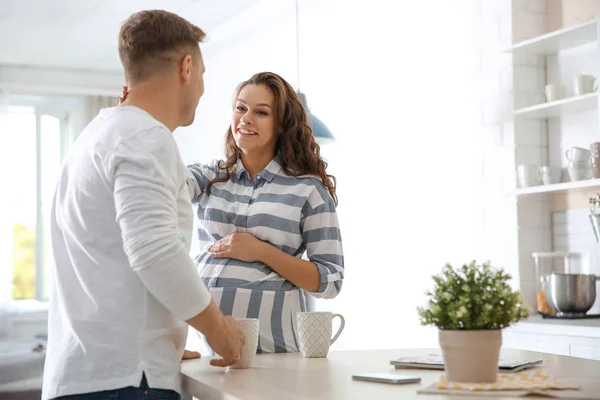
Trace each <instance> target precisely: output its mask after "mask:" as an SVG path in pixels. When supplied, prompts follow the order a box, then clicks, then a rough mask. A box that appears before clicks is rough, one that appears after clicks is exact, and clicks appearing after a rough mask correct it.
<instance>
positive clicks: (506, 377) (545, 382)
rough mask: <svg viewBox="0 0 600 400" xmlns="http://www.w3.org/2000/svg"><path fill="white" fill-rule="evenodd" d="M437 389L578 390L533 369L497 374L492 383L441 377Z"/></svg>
mask: <svg viewBox="0 0 600 400" xmlns="http://www.w3.org/2000/svg"><path fill="white" fill-rule="evenodd" d="M437 388H438V389H450V390H469V391H474V392H479V391H486V390H488V391H496V390H550V389H552V390H569V389H571V390H572V389H580V387H579V386H577V385H571V384H568V383H565V382H562V381H560V380H558V379H556V378H554V376H552V375H551V374H550V373H549V372H548V371H546V370H543V369H535V370H530V371H523V372H517V373H514V374H498V380H497V381H496V382H494V383H459V382H448V381H447V380H446V376H445V375H442V377H441V379H440V382H439V383H438V385H437Z"/></svg>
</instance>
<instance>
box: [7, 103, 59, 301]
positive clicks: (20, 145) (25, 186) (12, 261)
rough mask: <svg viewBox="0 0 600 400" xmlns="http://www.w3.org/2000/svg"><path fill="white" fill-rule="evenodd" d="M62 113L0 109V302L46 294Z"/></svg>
mask: <svg viewBox="0 0 600 400" xmlns="http://www.w3.org/2000/svg"><path fill="white" fill-rule="evenodd" d="M67 115H68V114H67V113H66V112H56V111H53V112H50V111H48V110H45V109H44V108H43V107H33V106H9V107H7V108H5V109H4V110H0V134H1V135H2V138H3V145H2V146H0V148H1V149H0V177H1V179H2V182H3V185H4V190H3V192H4V193H3V196H2V197H3V201H2V202H3V206H2V211H0V217H1V218H0V229H1V230H2V233H1V235H0V240H1V243H0V260H1V261H2V264H1V265H2V268H1V269H0V281H1V282H3V283H2V287H0V302H2V300H5V301H6V300H11V299H12V300H29V299H36V300H42V301H43V300H47V298H48V281H49V279H48V272H49V271H50V270H51V268H49V267H50V265H51V262H52V253H51V246H50V235H49V216H50V209H51V205H52V197H53V194H54V188H55V185H56V179H57V176H58V172H59V168H60V162H61V159H62V150H61V149H62V148H64V146H65V143H64V142H65V140H67V139H68V135H67V134H66V121H67ZM5 266H6V267H5Z"/></svg>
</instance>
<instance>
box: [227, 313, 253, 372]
mask: <svg viewBox="0 0 600 400" xmlns="http://www.w3.org/2000/svg"><path fill="white" fill-rule="evenodd" d="M235 320H236V321H237V323H238V324H239V325H240V327H241V328H242V331H243V332H244V336H245V337H246V343H245V344H244V347H243V348H242V358H241V359H240V361H238V362H237V363H235V364H233V365H232V366H230V367H229V368H234V369H243V368H251V367H252V363H253V362H254V357H255V356H256V349H257V348H258V327H259V325H258V319H256V318H236V319H235Z"/></svg>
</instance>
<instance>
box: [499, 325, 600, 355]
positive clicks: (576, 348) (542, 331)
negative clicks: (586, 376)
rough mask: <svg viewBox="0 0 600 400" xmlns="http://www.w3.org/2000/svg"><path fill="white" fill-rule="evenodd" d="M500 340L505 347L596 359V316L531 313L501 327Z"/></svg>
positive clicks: (599, 342) (599, 338)
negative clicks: (576, 317)
mask: <svg viewBox="0 0 600 400" xmlns="http://www.w3.org/2000/svg"><path fill="white" fill-rule="evenodd" d="M580 321H584V322H580ZM502 342H503V343H502V345H503V346H504V347H506V348H514V349H519V350H529V351H539V352H542V353H550V354H558V355H565V356H571V357H579V358H586V359H590V360H600V319H587V320H559V321H557V320H544V319H542V318H541V317H539V316H534V317H531V318H529V319H528V320H526V321H525V322H520V323H518V324H516V325H514V326H513V327H510V328H508V329H505V330H504V332H503V337H502Z"/></svg>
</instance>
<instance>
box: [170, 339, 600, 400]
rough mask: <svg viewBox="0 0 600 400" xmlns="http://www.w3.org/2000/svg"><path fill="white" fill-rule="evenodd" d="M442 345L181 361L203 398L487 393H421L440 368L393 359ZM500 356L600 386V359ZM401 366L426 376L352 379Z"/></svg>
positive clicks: (186, 381)
mask: <svg viewBox="0 0 600 400" xmlns="http://www.w3.org/2000/svg"><path fill="white" fill-rule="evenodd" d="M439 351H440V350H439V349H404V350H364V351H340V352H330V353H329V355H328V357H327V358H320V359H319V358H313V359H309V358H303V357H302V355H300V354H299V353H290V354H259V355H257V356H256V359H255V361H254V366H253V368H251V369H247V370H236V369H233V370H228V369H221V368H216V367H212V366H210V365H209V363H208V361H209V360H210V357H206V358H202V359H196V360H187V361H184V362H182V368H181V374H182V378H183V387H184V391H185V392H186V393H187V394H189V395H192V396H194V397H196V398H199V399H202V400H216V399H219V400H258V399H261V400H269V399H291V400H296V399H297V400H300V399H328V400H336V399H340V400H341V399H344V400H345V399H378V400H379V399H381V400H386V399H394V400H397V399H416V398H419V399H424V400H429V399H430V400H440V399H446V400H461V399H462V400H474V399H484V398H488V397H483V396H477V395H469V396H454V395H452V396H445V395H439V396H438V395H429V394H427V395H425V394H423V395H419V394H417V390H418V389H420V388H423V387H425V386H429V385H431V384H433V383H435V382H436V381H437V380H438V379H439V377H440V375H441V371H435V370H414V369H413V370H400V371H396V370H394V368H393V367H392V366H390V364H389V362H390V360H392V359H394V358H398V357H402V356H420V355H426V354H431V353H438V354H439ZM501 357H505V358H518V359H523V358H526V359H531V358H543V359H544V368H546V369H548V370H549V371H551V372H552V373H554V374H555V375H556V376H559V377H576V378H582V379H588V380H590V381H595V382H597V384H598V386H599V387H598V390H600V380H598V378H599V377H600V362H599V361H592V360H584V359H580V358H575V357H566V356H558V355H552V354H544V353H535V352H530V351H523V350H512V349H503V350H502V354H501ZM394 371H396V372H398V373H403V374H408V375H416V376H419V377H421V380H422V381H421V383H419V384H405V385H390V384H382V383H373V382H360V381H353V380H352V374H353V373H361V372H394ZM496 398H498V397H496Z"/></svg>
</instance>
